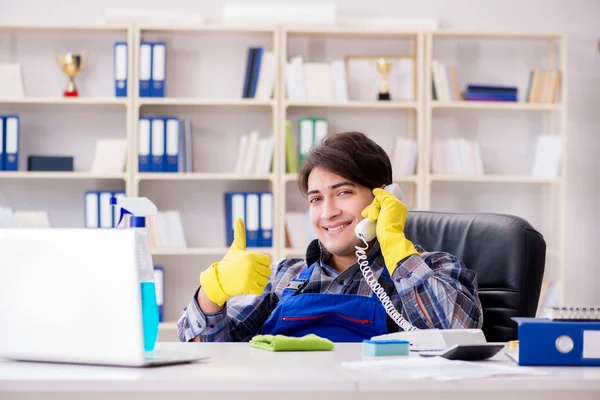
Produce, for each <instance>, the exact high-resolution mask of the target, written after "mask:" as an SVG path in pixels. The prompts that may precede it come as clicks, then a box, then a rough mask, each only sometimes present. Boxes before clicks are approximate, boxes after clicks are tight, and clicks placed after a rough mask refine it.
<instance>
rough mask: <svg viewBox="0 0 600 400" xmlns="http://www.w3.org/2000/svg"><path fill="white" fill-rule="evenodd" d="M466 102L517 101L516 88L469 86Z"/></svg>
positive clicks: (466, 92)
mask: <svg viewBox="0 0 600 400" xmlns="http://www.w3.org/2000/svg"><path fill="white" fill-rule="evenodd" d="M464 99H465V100H466V101H517V100H518V88H517V87H516V86H494V85H467V90H466V91H465V95H464Z"/></svg>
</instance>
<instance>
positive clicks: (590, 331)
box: [513, 318, 600, 366]
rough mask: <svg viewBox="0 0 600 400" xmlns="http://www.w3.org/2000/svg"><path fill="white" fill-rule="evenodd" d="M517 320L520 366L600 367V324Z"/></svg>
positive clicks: (542, 319)
mask: <svg viewBox="0 0 600 400" xmlns="http://www.w3.org/2000/svg"><path fill="white" fill-rule="evenodd" d="M513 320H514V321H516V322H517V324H518V332H519V365H537V366H599V365H600V321H576V320H572V321H558V320H550V319H546V318H513Z"/></svg>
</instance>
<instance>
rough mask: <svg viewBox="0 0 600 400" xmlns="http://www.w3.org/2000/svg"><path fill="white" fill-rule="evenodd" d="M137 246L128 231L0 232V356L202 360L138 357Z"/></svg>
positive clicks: (139, 362)
mask: <svg viewBox="0 0 600 400" xmlns="http://www.w3.org/2000/svg"><path fill="white" fill-rule="evenodd" d="M136 247H137V246H136V238H135V234H134V231H133V230H131V229H0V358H7V359H13V360H26V361H42V362H65V363H82V364H102V365H118V366H135V367H145V366H156V365H169V364H180V363H184V362H191V361H195V360H198V359H202V358H204V357H202V356H201V355H199V354H198V353H194V354H184V353H182V354H173V353H169V354H161V353H160V351H158V350H157V351H154V352H144V344H143V330H142V317H141V315H142V312H141V298H140V284H139V281H138V277H137V268H136V265H137V264H136V257H137V255H136ZM159 338H160V337H159Z"/></svg>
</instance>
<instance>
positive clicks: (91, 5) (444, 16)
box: [0, 0, 600, 304]
mask: <svg viewBox="0 0 600 400" xmlns="http://www.w3.org/2000/svg"><path fill="white" fill-rule="evenodd" d="M238 2H240V3H241V2H244V3H246V2H248V1H247V0H246V1H241V0H238ZM264 2H267V1H264ZM273 2H274V1H273ZM332 2H333V3H336V4H337V5H338V14H339V15H342V16H391V17H406V18H410V17H419V18H422V17H434V18H438V19H439V20H440V21H441V25H442V27H444V28H446V27H448V28H458V29H486V30H519V31H559V32H563V33H564V34H565V35H566V38H567V47H568V77H567V79H568V88H569V92H568V97H569V110H568V117H569V122H568V134H569V137H570V140H569V147H568V155H567V156H568V174H567V179H568V197H567V201H568V204H567V208H568V211H567V253H566V254H567V260H566V266H565V267H566V269H567V274H566V276H567V282H566V300H567V302H570V303H595V304H600V290H598V287H599V284H598V282H600V265H598V261H597V259H596V258H597V257H595V251H596V245H597V243H596V237H597V236H598V235H596V231H595V229H596V227H597V226H598V225H599V223H600V218H599V215H600V213H598V210H597V207H598V205H599V204H600V201H599V196H600V179H598V177H597V174H596V169H597V168H598V162H597V158H598V157H597V155H596V153H597V151H596V149H598V148H599V145H600V112H599V111H600V110H599V105H600V53H598V51H597V50H596V39H597V38H598V37H600V23H599V21H598V17H600V1H597V0H577V1H573V0H502V1H492V0H478V1H473V0H420V1H399V0H387V1H386V0H371V1H368V2H365V1H363V0H337V1H332ZM224 3H225V2H224V1H218V0H210V1H208V0H205V1H201V0H178V1H167V0H104V1H90V0H62V1H61V2H60V3H59V2H56V1H54V2H45V1H41V0H37V1H35V0H0V24H5V23H10V24H14V23H34V24H61V23H74V24H76V23H82V24H83V23H100V22H102V21H103V10H104V9H105V8H107V7H114V8H132V9H162V10H170V11H186V12H195V13H202V14H205V15H207V16H209V17H213V18H215V19H217V20H218V19H219V15H220V10H221V6H222V5H223V4H224Z"/></svg>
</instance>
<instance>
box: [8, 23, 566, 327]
mask: <svg viewBox="0 0 600 400" xmlns="http://www.w3.org/2000/svg"><path fill="white" fill-rule="evenodd" d="M144 40H161V41H164V42H166V44H167V69H166V74H167V75H166V82H167V83H166V93H165V97H163V98H143V97H139V96H138V93H139V82H138V71H139V60H138V57H137V50H138V48H139V45H140V42H141V41H144ZM115 41H127V43H128V61H129V63H128V77H129V79H128V81H127V85H128V97H126V98H115V97H114V82H113V76H112V68H113V66H112V59H113V58H112V57H113V56H112V52H113V45H114V42H115ZM463 41H466V42H467V43H468V44H467V45H462V44H458V45H457V44H450V49H449V50H448V49H446V50H444V49H443V48H440V49H438V46H439V43H442V42H443V43H462V42H463ZM498 41H500V42H502V43H504V44H505V46H511V44H512V45H516V47H518V48H521V47H522V46H524V45H530V44H533V46H534V48H535V49H536V50H535V51H533V52H532V54H533V55H532V57H533V56H536V57H538V58H539V57H541V58H542V59H543V60H544V62H545V65H547V66H548V67H554V68H559V69H561V71H562V74H563V76H566V71H567V69H566V55H565V47H564V46H565V41H564V38H563V37H562V35H560V34H555V33H540V34H534V33H519V32H479V31H472V32H468V31H432V32H430V31H428V32H419V31H414V32H411V31H393V30H376V29H354V28H327V27H298V26H295V27H285V26H284V27H275V26H257V27H252V26H245V27H242V26H230V27H228V26H205V27H178V26H148V25H123V26H121V25H111V26H58V27H57V26H48V27H31V26H0V55H2V54H5V55H6V57H5V59H8V60H9V61H14V62H21V63H23V66H24V71H23V75H24V80H25V82H26V84H25V90H26V96H27V97H26V98H24V99H16V100H15V99H10V100H8V99H0V114H2V113H19V114H22V119H21V121H22V129H21V134H22V139H23V142H22V143H23V146H22V148H21V149H22V151H21V154H20V159H21V160H20V171H22V172H17V173H9V172H0V185H1V186H2V189H0V195H1V194H4V197H0V200H4V201H6V202H7V203H8V205H9V206H12V207H13V208H16V209H19V208H20V207H23V208H24V209H42V208H43V207H48V213H49V216H50V220H51V222H52V223H53V225H54V226H56V227H81V226H83V221H82V217H83V193H84V191H85V190H119V189H124V190H125V191H126V193H127V195H129V196H147V197H149V198H150V199H152V200H153V201H154V202H155V203H156V204H157V206H158V208H159V210H170V209H171V210H178V211H180V213H181V216H182V220H183V228H184V234H185V236H186V240H187V247H186V248H181V249H180V248H166V249H163V248H159V249H153V252H152V253H153V258H154V262H155V264H156V265H162V266H164V267H165V282H166V288H165V290H166V305H165V307H166V309H165V316H166V322H165V323H164V324H162V326H161V327H162V329H163V330H169V331H173V330H174V329H175V325H174V323H173V322H174V320H175V319H176V318H177V317H178V316H179V312H180V311H181V309H182V308H183V307H184V306H185V305H186V304H187V303H188V302H189V300H190V297H191V295H192V293H193V291H194V289H195V288H196V286H197V284H198V276H199V274H200V272H201V271H202V270H203V269H204V268H206V267H208V266H209V265H210V264H211V263H212V262H215V261H218V260H219V259H220V258H221V257H222V256H223V255H224V254H225V253H226V251H227V247H226V246H225V226H224V225H225V223H224V204H223V194H224V193H225V192H227V191H232V190H240V191H244V190H248V191H257V190H269V191H272V192H273V197H274V229H273V234H274V237H273V247H272V248H261V249H256V250H259V251H264V252H266V253H268V254H270V255H271V256H272V257H273V258H274V259H279V258H282V257H290V256H303V255H304V252H305V249H300V248H290V247H287V246H286V235H285V213H286V211H303V210H304V209H305V207H306V205H305V202H304V199H302V198H301V196H300V195H299V193H298V191H297V174H295V173H287V171H286V164H285V122H286V120H288V119H289V120H292V121H293V126H294V134H295V135H297V134H298V131H297V127H298V120H299V119H300V118H303V117H315V118H316V117H325V118H327V119H328V121H329V131H330V132H334V131H343V130H361V131H363V132H365V133H367V134H369V136H371V137H372V138H373V139H374V140H376V141H377V142H378V143H380V144H381V145H382V147H384V149H385V150H386V151H388V153H389V154H390V155H391V154H392V151H393V140H394V138H395V137H397V136H399V135H402V136H405V137H409V138H414V139H416V140H417V149H418V159H417V165H416V170H415V174H413V175H407V176H395V177H394V179H395V181H396V182H398V183H400V184H401V187H402V190H403V192H404V194H405V197H406V201H407V204H408V206H409V208H411V209H421V210H428V209H433V210H443V211H502V212H508V213H515V214H518V215H522V213H521V210H520V209H519V208H518V207H519V206H520V205H521V201H520V200H519V199H520V198H521V197H523V198H524V200H523V201H522V203H523V204H524V205H525V206H526V207H527V206H529V207H530V208H533V209H538V208H539V209H540V210H543V211H541V212H540V214H539V215H535V216H533V217H532V218H531V219H532V221H531V222H532V223H534V226H536V228H538V229H540V230H541V231H542V232H543V233H544V236H545V237H546V238H547V241H548V242H549V250H548V257H549V261H548V265H549V267H550V268H549V270H551V272H550V275H549V276H550V278H549V279H554V280H556V281H558V282H564V278H563V277H564V266H563V264H564V250H563V249H564V226H565V216H564V210H565V191H566V175H565V172H566V168H565V167H566V163H565V157H564V154H565V153H566V142H567V137H566V104H567V95H566V94H567V92H566V89H567V88H566V79H562V80H561V87H560V92H561V97H560V99H561V101H560V103H551V104H542V103H526V102H523V101H519V102H516V103H509V102H475V101H461V100H457V101H444V102H442V101H437V100H433V99H432V98H431V95H430V94H431V92H432V80H431V76H432V73H431V61H432V60H433V59H434V58H437V57H438V50H439V51H440V52H441V54H440V55H439V56H440V57H448V59H450V60H452V57H456V59H459V60H461V63H460V68H458V69H457V71H458V73H459V78H460V80H461V83H466V82H468V81H469V80H470V79H476V78H482V79H484V80H485V79H488V80H490V81H493V80H494V78H498V77H501V73H502V71H503V68H504V67H505V65H507V64H510V63H511V62H515V59H514V58H515V56H513V55H511V56H510V57H504V59H502V60H500V61H498V60H495V61H493V62H492V64H489V65H488V66H489V71H494V73H495V74H496V75H493V74H491V75H477V72H478V71H477V66H478V63H480V62H483V61H485V59H486V58H485V57H486V55H487V53H486V52H485V51H482V52H481V54H479V53H477V54H478V57H479V58H475V59H473V58H469V57H462V56H463V55H464V54H465V53H464V52H465V51H466V50H468V49H469V46H471V47H473V48H474V49H476V51H479V50H480V49H481V48H480V47H477V46H480V45H481V43H486V44H487V43H489V42H494V43H495V42H498ZM539 43H542V46H543V47H544V49H543V50H544V51H541V50H539V48H538V46H539ZM257 45H261V46H263V47H264V48H265V49H269V50H271V51H273V52H275V54H276V57H277V63H276V64H277V67H276V79H275V85H274V95H273V98H272V99H270V100H267V101H264V100H255V99H245V98H242V96H241V88H242V85H243V72H244V66H245V63H246V55H247V53H246V51H247V48H248V47H250V46H257ZM452 46H455V47H452ZM461 46H466V47H461ZM54 47H58V48H59V49H63V48H64V51H78V50H80V49H88V52H90V53H91V54H93V53H94V52H96V53H98V54H101V55H102V57H98V58H97V59H96V64H90V70H89V71H88V72H87V73H86V72H85V70H84V72H82V74H81V75H80V76H78V77H77V78H76V83H77V85H78V87H79V88H80V95H81V97H79V98H62V97H61V95H62V90H63V89H64V86H65V85H66V77H65V75H64V74H63V73H62V72H61V71H60V69H59V68H58V66H57V65H55V63H54V59H53V53H52V52H50V51H49V50H48V49H53V48H54ZM507 48H509V47H507ZM465 49H466V50H465ZM390 53H392V54H410V55H412V56H414V62H415V65H416V69H415V76H414V85H415V94H416V96H415V98H414V99H413V100H408V101H399V100H392V101H377V100H375V99H374V100H365V99H353V98H350V99H349V100H348V101H347V102H343V103H339V102H334V101H296V100H289V99H288V98H287V96H286V74H285V68H284V66H285V63H286V61H287V60H288V59H289V58H290V57H292V56H295V55H302V56H303V57H304V59H305V60H306V61H308V62H328V61H330V60H332V59H340V58H343V57H344V56H345V55H347V54H371V55H378V54H390ZM466 54H470V53H468V52H467V53H466ZM463 58H464V60H463ZM491 58H493V57H491ZM31 60H34V61H36V60H37V61H41V62H40V65H41V67H37V69H35V70H34V69H31V68H30V67H29V65H31ZM463 61H464V62H463ZM528 61H532V58H527V57H524V59H523V60H517V61H516V63H517V67H516V68H517V70H524V69H526V68H533V66H532V65H529V66H527V65H525V63H526V62H528ZM532 62H534V63H535V62H537V61H532ZM494 63H496V64H494ZM522 64H523V65H522ZM473 65H475V67H474V66H473ZM92 67H93V68H92ZM40 68H42V70H43V71H45V72H44V74H41V75H42V76H36V71H38V70H39V69H40ZM106 71H111V73H107V72H106ZM471 73H473V76H472V77H471V75H470V74H471ZM182 77H190V78H189V79H187V78H186V79H183V78H182ZM510 78H511V77H508V79H510ZM519 79H520V81H519V92H520V93H524V92H525V89H526V85H527V82H525V81H523V79H522V78H519ZM43 82H44V83H45V82H49V84H42V83H43ZM375 95H376V94H375ZM143 116H175V117H180V118H182V119H186V120H190V121H191V122H192V126H193V132H194V133H193V136H194V149H193V153H194V170H193V172H186V173H176V174H174V173H140V172H139V171H138V162H137V148H138V128H139V127H138V121H139V118H140V117H143ZM488 119H489V120H491V121H492V122H490V123H487V122H485V121H486V120H488ZM538 119H541V122H540V121H538ZM31 121H35V123H32V122H31ZM65 121H68V122H67V123H65ZM440 121H441V122H440ZM498 121H500V123H506V124H508V125H507V126H508V127H509V128H510V129H511V131H514V132H513V136H514V135H517V136H518V135H522V136H524V137H525V136H527V135H532V134H535V133H539V132H540V131H541V130H544V131H548V132H551V133H554V134H557V135H560V136H561V138H562V145H561V148H562V152H563V153H562V154H563V157H562V161H561V166H560V167H561V168H560V175H559V176H558V177H556V178H537V177H532V176H529V175H528V174H526V173H525V170H524V169H523V168H521V170H518V169H517V168H516V167H515V168H512V167H511V168H507V169H504V170H503V169H501V168H498V169H497V170H494V171H493V173H487V171H486V173H485V174H484V175H477V176H474V175H473V176H469V175H457V174H438V173H433V172H432V171H431V169H430V159H431V154H432V150H431V144H432V139H433V138H434V137H437V136H438V135H439V134H440V131H444V132H445V131H446V129H445V125H444V124H446V125H448V126H449V127H450V128H451V129H448V131H451V130H452V129H454V130H455V131H457V132H459V133H460V132H463V129H464V132H465V133H470V134H475V133H477V134H478V135H479V136H481V139H482V141H483V139H485V138H486V136H487V139H489V137H490V136H492V135H491V134H490V135H486V132H485V129H484V128H485V127H488V126H489V125H490V124H492V125H493V124H496V125H498V123H499V122H498ZM510 121H513V122H510ZM531 121H537V122H531ZM438 124H441V125H438ZM511 124H512V125H511ZM480 125H481V127H480ZM65 126H66V128H65ZM249 130H258V131H260V132H261V134H262V135H273V137H274V138H275V152H274V159H273V169H272V172H271V173H269V174H266V175H259V176H254V175H252V176H249V175H244V174H237V173H234V172H233V171H234V168H233V165H234V159H235V154H236V153H235V150H236V149H237V146H238V142H239V137H240V135H242V134H245V133H247V132H248V131H249ZM106 132H113V133H111V135H110V137H125V138H127V142H128V145H129V147H128V152H127V168H126V171H125V172H124V173H123V174H118V175H93V174H91V173H89V172H86V168H88V167H89V163H88V162H87V161H85V160H88V159H89V158H91V156H92V155H93V141H94V140H96V139H98V138H101V137H104V135H105V134H106ZM515 132H516V133H515ZM26 136H28V137H29V138H26ZM513 136H511V139H512V138H513ZM56 138H60V140H61V141H62V142H63V143H67V145H65V147H64V148H63V149H61V148H60V147H58V144H57V141H56V140H55V139H56ZM34 140H35V141H34ZM490 143H491V144H490V146H491V145H493V143H495V142H494V141H491V142H490ZM214 148H221V149H228V150H227V151H225V152H222V153H219V152H215V151H211V149H214ZM59 150H60V152H61V153H64V154H73V155H75V156H76V159H77V160H80V162H79V164H77V163H76V172H72V173H58V172H54V173H53V172H49V173H42V172H26V171H25V170H26V168H25V164H26V157H27V155H28V154H30V153H32V152H41V153H42V152H46V153H48V152H49V153H55V152H57V151H59ZM507 154H510V157H511V160H510V161H509V163H512V157H513V154H512V153H507ZM527 154H528V153H527V151H522V152H521V153H520V155H521V158H522V157H527ZM486 155H487V156H488V157H486ZM483 158H484V164H485V163H486V162H487V161H489V160H492V161H494V162H500V163H501V162H507V160H506V159H504V160H503V158H502V156H501V155H498V154H492V153H491V152H490V153H488V154H484V157H483ZM515 159H516V158H515ZM88 161H89V160H88ZM514 164H516V165H518V166H520V167H523V166H524V165H525V163H523V161H519V162H515V163H514ZM32 183H33V184H32ZM40 194H43V195H47V196H46V197H45V198H40V196H39V195H40ZM491 195H494V196H500V197H501V196H506V197H507V198H509V200H510V201H507V203H506V204H505V205H504V207H505V208H504V209H501V210H499V209H493V210H488V209H486V204H485V201H486V196H491ZM36 196H37V197H36ZM461 196H463V197H461ZM478 196H482V197H483V200H482V201H481V202H476V201H474V200H473V198H474V197H478ZM464 197H467V198H468V199H467V200H468V201H465V199H464ZM48 204H50V206H48ZM465 207H466V208H469V207H472V209H465ZM65 210H69V211H65ZM522 216H524V217H525V218H528V219H529V216H528V215H522ZM561 293H562V291H561ZM559 301H560V300H559ZM171 334H172V332H171Z"/></svg>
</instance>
